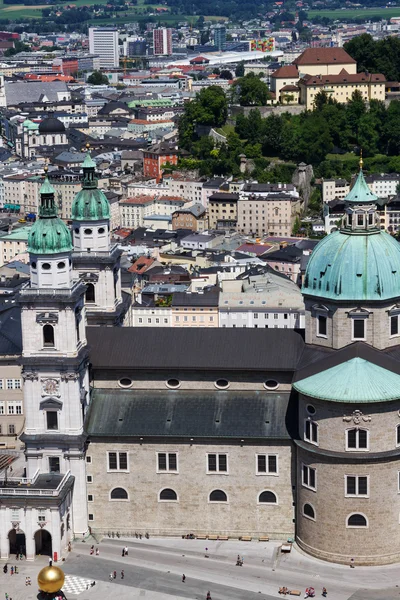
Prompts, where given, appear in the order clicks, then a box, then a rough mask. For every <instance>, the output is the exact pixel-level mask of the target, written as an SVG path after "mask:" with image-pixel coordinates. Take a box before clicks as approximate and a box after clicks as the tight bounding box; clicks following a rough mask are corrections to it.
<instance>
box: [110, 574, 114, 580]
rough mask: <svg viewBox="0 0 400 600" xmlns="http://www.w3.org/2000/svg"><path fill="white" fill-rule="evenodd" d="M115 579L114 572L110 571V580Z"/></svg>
mask: <svg viewBox="0 0 400 600" xmlns="http://www.w3.org/2000/svg"><path fill="white" fill-rule="evenodd" d="M113 580H114V575H113V573H110V581H113Z"/></svg>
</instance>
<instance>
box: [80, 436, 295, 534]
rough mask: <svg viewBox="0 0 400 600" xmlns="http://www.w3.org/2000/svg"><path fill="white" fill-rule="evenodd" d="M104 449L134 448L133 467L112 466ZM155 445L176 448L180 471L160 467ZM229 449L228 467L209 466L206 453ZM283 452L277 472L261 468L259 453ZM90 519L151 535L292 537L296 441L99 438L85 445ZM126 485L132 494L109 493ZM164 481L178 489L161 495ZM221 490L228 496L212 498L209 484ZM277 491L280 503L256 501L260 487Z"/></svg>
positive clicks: (96, 525) (101, 527) (102, 529)
mask: <svg viewBox="0 0 400 600" xmlns="http://www.w3.org/2000/svg"><path fill="white" fill-rule="evenodd" d="M107 451H122V452H127V453H128V455H129V472H127V473H125V472H109V471H108V468H107ZM157 452H176V453H177V455H178V473H165V472H162V473H159V472H157V470H158V469H157ZM213 452H216V453H226V454H227V455H228V474H217V473H212V474H207V454H208V453H213ZM257 453H262V454H265V453H270V454H277V455H278V475H257V474H256V454H257ZM88 457H89V460H90V461H91V462H90V464H88V465H87V474H88V475H91V476H92V478H93V482H92V483H89V484H88V494H91V495H92V497H93V501H92V502H89V503H88V506H89V515H93V520H91V517H90V516H89V519H90V520H89V524H90V526H91V528H92V531H93V532H95V533H96V532H99V533H107V532H109V531H115V532H117V531H118V532H120V533H127V532H135V531H138V532H142V533H144V532H146V531H148V532H149V533H150V534H151V535H183V534H187V533H190V532H192V533H194V534H219V535H227V536H231V537H239V536H241V535H252V536H255V537H257V536H262V535H269V536H270V537H271V538H287V537H288V536H293V534H294V524H293V517H294V509H293V493H294V492H293V491H292V485H293V477H294V471H295V469H294V462H293V454H292V445H291V442H282V443H279V442H276V443H275V444H274V443H271V444H268V443H266V444H265V445H258V446H257V445H251V444H247V443H244V444H243V445H241V444H240V443H236V444H234V443H223V442H222V443H219V444H218V443H209V444H207V443H204V444H201V443H193V444H190V442H187V443H182V442H179V443H178V442H176V443H175V442H173V441H165V442H163V443H148V442H143V443H142V444H140V443H139V442H137V441H135V442H133V441H132V443H129V442H127V443H122V442H119V443H118V442H117V441H115V442H110V443H109V444H107V443H106V442H101V441H99V442H97V441H96V440H92V442H91V443H90V446H89V449H88ZM115 487H123V488H124V489H125V490H126V491H127V492H128V494H129V499H128V500H120V501H115V500H110V492H111V490H112V489H113V488H115ZM164 488H170V489H173V490H174V491H175V492H176V494H177V497H178V500H177V501H160V500H159V494H160V491H161V490H163V489H164ZM216 489H220V490H223V491H224V492H225V493H226V494H227V497H228V501H227V502H224V503H211V502H209V494H210V492H211V491H212V490H216ZM265 490H270V491H272V492H274V493H275V494H276V497H277V504H259V503H258V496H259V494H260V492H262V491H265Z"/></svg>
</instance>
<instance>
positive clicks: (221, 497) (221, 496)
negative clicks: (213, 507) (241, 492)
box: [210, 490, 228, 502]
mask: <svg viewBox="0 0 400 600" xmlns="http://www.w3.org/2000/svg"><path fill="white" fill-rule="evenodd" d="M210 502H228V497H227V495H226V494H225V492H223V491H222V490H213V491H212V492H211V494H210Z"/></svg>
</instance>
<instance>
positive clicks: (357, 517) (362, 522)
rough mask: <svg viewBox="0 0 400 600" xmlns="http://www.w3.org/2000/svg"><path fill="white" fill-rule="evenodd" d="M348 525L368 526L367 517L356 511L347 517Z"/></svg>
mask: <svg viewBox="0 0 400 600" xmlns="http://www.w3.org/2000/svg"><path fill="white" fill-rule="evenodd" d="M347 527H368V523H367V518H366V517H364V515H361V514H359V513H355V514H354V515H350V516H349V517H348V518H347Z"/></svg>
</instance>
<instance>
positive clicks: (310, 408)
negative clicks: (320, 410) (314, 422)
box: [306, 404, 316, 415]
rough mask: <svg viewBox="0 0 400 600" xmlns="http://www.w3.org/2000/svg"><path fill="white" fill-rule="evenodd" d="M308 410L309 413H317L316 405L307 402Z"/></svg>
mask: <svg viewBox="0 0 400 600" xmlns="http://www.w3.org/2000/svg"><path fill="white" fill-rule="evenodd" d="M306 410H307V412H308V414H309V415H315V413H316V410H315V407H314V406H313V405H312V404H307V407H306Z"/></svg>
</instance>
